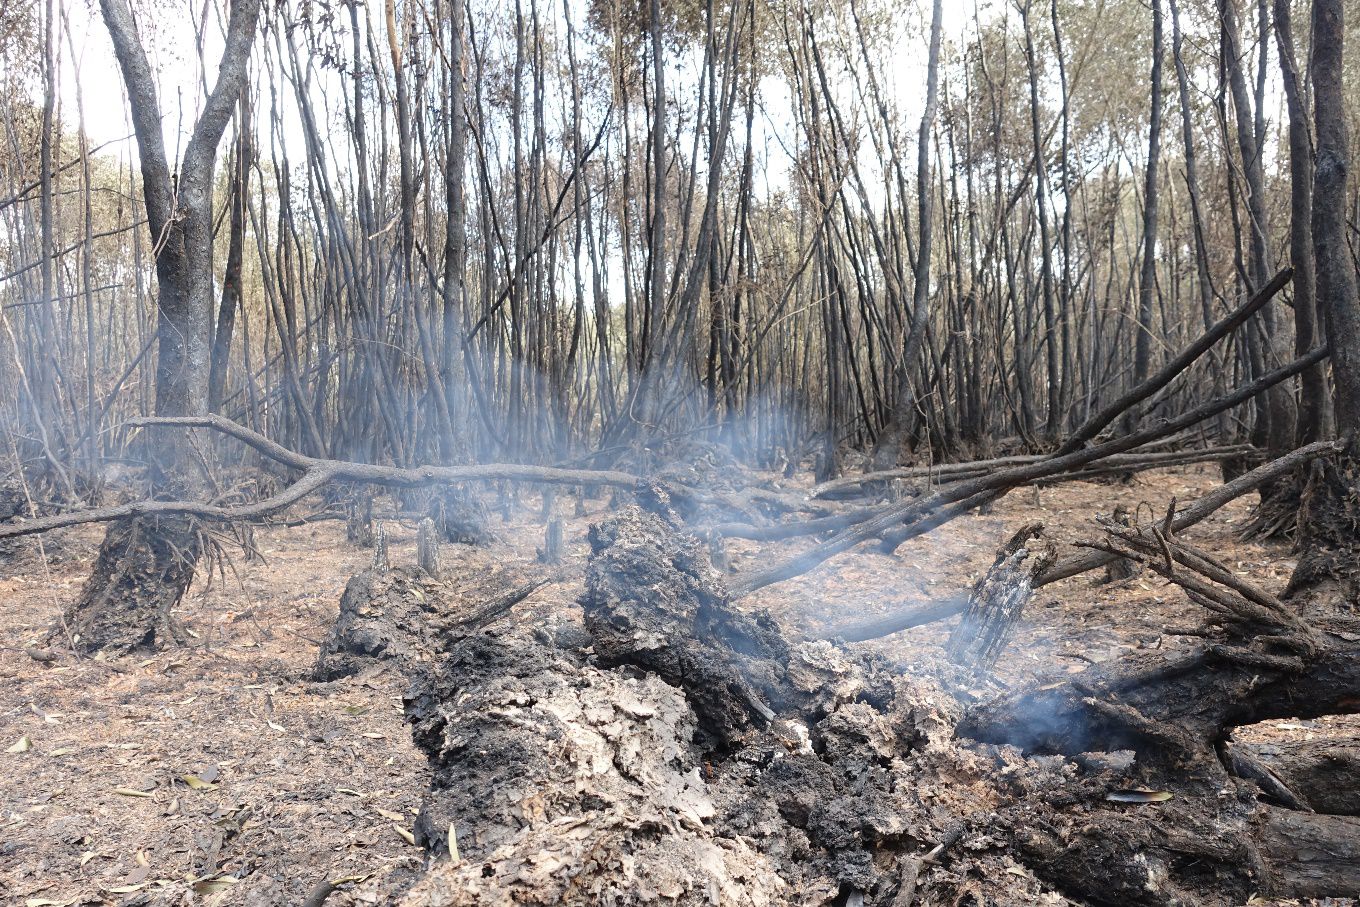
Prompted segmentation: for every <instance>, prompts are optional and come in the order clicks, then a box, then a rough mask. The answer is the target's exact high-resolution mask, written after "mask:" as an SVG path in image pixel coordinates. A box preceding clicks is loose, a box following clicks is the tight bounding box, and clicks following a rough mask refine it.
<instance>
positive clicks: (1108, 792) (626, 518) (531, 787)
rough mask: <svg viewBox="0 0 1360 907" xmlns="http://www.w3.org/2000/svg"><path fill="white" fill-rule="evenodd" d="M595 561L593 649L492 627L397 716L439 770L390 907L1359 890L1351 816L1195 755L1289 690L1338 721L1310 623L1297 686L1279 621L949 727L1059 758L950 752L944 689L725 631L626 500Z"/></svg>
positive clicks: (1281, 701)
mask: <svg viewBox="0 0 1360 907" xmlns="http://www.w3.org/2000/svg"><path fill="white" fill-rule="evenodd" d="M591 541H592V555H591V563H590V567H589V571H588V575H587V580H586V594H585V596H584V597H583V599H582V606H583V609H584V611H585V617H586V626H587V628H588V629H589V631H590V637H589V639H588V640H587V642H589V643H591V644H592V645H591V649H592V650H593V651H594V652H595V653H597V654H598V656H599V657H597V658H592V657H591V654H590V651H589V650H587V649H586V648H585V643H583V642H574V641H572V640H571V639H569V638H568V639H566V640H561V639H557V638H552V637H541V636H539V635H536V634H532V633H530V631H529V630H528V629H527V628H519V627H514V626H509V625H507V626H506V628H505V629H504V630H502V631H500V632H496V631H486V632H482V633H475V634H472V635H470V636H468V637H466V638H464V639H462V640H459V641H457V642H455V643H454V644H453V646H452V647H451V649H450V651H449V656H448V658H447V660H446V661H445V662H444V663H443V664H442V665H441V666H440V667H439V668H438V670H436V671H434V672H431V673H430V674H429V675H428V676H427V677H426V679H424V680H423V681H421V682H419V683H418V684H417V685H416V687H415V689H414V690H413V692H412V694H411V695H410V696H409V697H408V699H407V704H406V708H407V714H408V716H409V717H410V719H411V720H412V722H413V724H414V727H415V730H414V736H415V740H416V743H417V745H418V746H419V747H420V748H421V749H422V750H424V751H425V752H426V754H427V755H428V756H429V759H430V764H431V769H432V771H433V777H434V780H433V783H432V785H431V788H430V790H429V793H428V794H427V796H426V799H425V803H424V805H423V808H422V812H421V816H420V818H419V820H418V822H417V837H418V840H419V841H420V842H421V843H422V844H423V845H424V846H426V847H427V848H429V849H430V850H431V851H432V852H433V853H435V854H436V855H439V856H440V857H441V859H439V860H437V861H436V863H435V865H434V867H433V869H432V870H431V872H430V873H429V874H428V875H427V877H426V878H425V879H424V880H423V881H422V882H420V883H419V884H418V885H417V886H416V887H415V888H414V889H413V890H412V891H411V892H410V893H409V895H408V896H407V898H406V900H405V901H404V902H403V903H404V904H405V907H452V905H473V904H478V905H480V904H507V905H508V904H515V903H576V902H585V903H602V902H607V903H612V904H620V905H632V904H644V903H656V902H658V901H659V902H665V903H674V904H681V905H700V904H706V905H713V904H718V905H748V904H755V905H765V904H769V905H774V904H782V903H789V902H791V901H797V902H800V903H820V904H865V905H870V907H889V905H895V907H896V905H901V904H905V903H910V902H911V901H912V900H913V899H914V898H916V897H917V896H918V895H919V896H920V899H921V900H922V902H924V903H958V902H960V901H961V900H964V899H967V898H972V899H973V900H978V899H979V898H982V897H984V896H985V898H986V900H987V902H988V903H989V904H997V905H1006V907H1009V905H1015V907H1019V905H1030V904H1034V903H1041V902H1051V903H1063V900H1062V898H1061V897H1060V896H1059V895H1058V894H1057V892H1061V893H1062V895H1066V896H1067V897H1070V898H1072V899H1074V900H1076V901H1078V902H1080V903H1087V904H1098V905H1112V907H1113V905H1124V904H1138V905H1164V904H1168V903H1181V904H1209V905H1225V907H1226V905H1228V904H1240V903H1244V902H1246V901H1247V900H1248V899H1249V898H1250V897H1251V896H1252V895H1253V894H1257V893H1259V894H1262V895H1266V896H1278V897H1291V896H1293V897H1306V896H1328V895H1335V894H1340V893H1346V894H1349V893H1351V892H1353V891H1354V890H1355V885H1356V883H1357V875H1360V869H1357V864H1356V862H1355V856H1356V855H1357V853H1360V849H1358V847H1357V845H1360V820H1355V819H1351V818H1342V817H1334V816H1327V815H1318V814H1309V813H1293V812H1289V811H1286V810H1280V809H1277V808H1275V807H1271V806H1268V805H1265V804H1262V803H1261V802H1259V801H1258V798H1257V794H1258V790H1257V788H1256V786H1255V785H1253V784H1249V783H1248V782H1245V781H1240V780H1237V779H1233V778H1231V777H1230V776H1228V774H1227V773H1226V771H1225V770H1224V769H1223V767H1222V765H1221V764H1220V763H1219V762H1218V761H1217V759H1216V757H1215V756H1214V750H1213V745H1212V742H1211V741H1212V739H1213V737H1214V735H1215V733H1216V732H1215V731H1214V729H1215V728H1222V727H1225V726H1232V725H1233V724H1234V723H1235V722H1238V721H1244V720H1254V719H1256V718H1259V717H1261V716H1266V715H1278V714H1282V713H1283V712H1284V711H1285V710H1290V711H1291V712H1297V711H1298V701H1299V700H1298V698H1297V697H1299V696H1310V697H1312V700H1311V701H1312V702H1313V703H1314V705H1315V707H1317V708H1323V707H1325V703H1326V701H1327V699H1328V697H1329V696H1330V697H1331V703H1332V704H1333V705H1337V704H1340V703H1341V702H1342V700H1341V699H1339V698H1337V697H1339V696H1340V695H1341V691H1342V690H1343V689H1350V690H1353V689H1354V683H1355V681H1356V679H1357V675H1358V674H1360V664H1357V660H1356V659H1355V657H1354V652H1353V651H1351V650H1350V649H1349V648H1348V645H1350V644H1347V643H1345V642H1344V639H1343V638H1342V637H1340V636H1337V637H1335V638H1331V637H1325V636H1324V635H1322V634H1324V632H1325V631H1323V630H1321V629H1319V630H1318V633H1319V635H1318V637H1317V638H1316V639H1310V640H1308V641H1309V642H1310V644H1312V645H1314V646H1315V648H1313V649H1312V650H1310V651H1311V652H1312V653H1313V655H1314V657H1312V658H1311V659H1310V660H1309V661H1308V662H1307V663H1306V664H1307V668H1306V669H1305V670H1304V671H1302V672H1300V671H1298V670H1295V668H1296V666H1297V664H1298V663H1299V661H1300V659H1297V658H1296V659H1295V660H1294V661H1290V660H1288V657H1287V655H1281V654H1280V653H1279V652H1277V651H1274V649H1273V648H1271V647H1274V648H1279V647H1285V648H1286V649H1287V648H1288V647H1287V645H1286V644H1285V643H1283V642H1281V641H1280V633H1278V632H1274V631H1279V630H1282V629H1284V628H1285V627H1286V625H1287V619H1286V618H1285V617H1284V616H1282V615H1279V616H1277V618H1276V620H1277V623H1276V624H1273V625H1272V626H1271V627H1268V628H1266V629H1267V630H1269V631H1271V632H1269V633H1265V634H1263V639H1262V640H1261V641H1259V642H1258V643H1254V644H1250V645H1259V646H1260V647H1262V648H1261V651H1254V650H1251V649H1250V645H1249V644H1243V643H1242V642H1241V641H1240V640H1239V641H1238V642H1236V643H1233V644H1230V645H1226V646H1222V647H1220V648H1212V647H1210V646H1207V645H1206V646H1205V647H1204V649H1203V651H1200V652H1197V653H1189V654H1186V655H1182V656H1179V657H1174V656H1167V655H1164V654H1161V655H1156V656H1152V655H1148V654H1146V653H1144V654H1143V655H1142V656H1140V657H1138V658H1135V659H1133V660H1132V661H1131V662H1129V663H1127V664H1123V665H1121V666H1120V667H1119V668H1105V669H1098V670H1097V672H1096V673H1095V674H1093V675H1092V676H1091V678H1088V679H1087V681H1086V684H1085V685H1084V686H1083V687H1082V688H1081V690H1078V685H1074V684H1067V685H1065V686H1061V687H1054V688H1049V689H1040V690H1036V691H1031V692H1030V693H1029V694H1024V695H1022V696H1020V697H1008V698H1007V699H1006V700H1003V702H1025V703H1030V702H1033V703H1034V704H1035V706H1036V707H1035V708H1032V709H1028V710H1022V711H1014V710H1010V711H1003V710H989V709H980V710H977V711H975V712H974V713H973V714H971V715H969V716H968V717H967V720H966V721H965V722H964V723H963V725H962V726H961V727H959V732H960V733H963V732H967V733H970V734H976V735H978V736H984V737H985V736H987V735H986V734H985V733H982V732H981V731H980V728H982V727H983V726H984V721H985V717H986V716H988V715H994V716H1001V715H1003V714H1004V715H1005V721H1004V722H1002V723H1000V724H998V725H997V727H1004V729H1005V733H1004V734H1000V735H998V739H1002V740H1006V741H1007V742H1014V734H1015V732H1016V729H1017V728H1024V729H1029V730H1031V731H1033V732H1034V733H1037V734H1040V735H1041V736H1042V737H1043V739H1045V740H1048V741H1049V742H1050V745H1049V746H1048V747H1047V748H1046V751H1048V752H1052V753H1068V752H1070V753H1071V754H1072V755H1073V756H1074V757H1075V759H1074V760H1072V761H1069V760H1068V759H1066V758H1062V757H1059V756H1055V755H1034V756H1032V757H1028V758H1025V757H1020V756H1019V755H1017V754H1018V752H1019V751H1018V750H1017V749H1015V748H1011V747H1007V748H1000V749H997V748H992V747H989V746H987V745H985V744H983V745H978V744H973V743H970V742H968V741H967V740H964V739H961V738H960V737H958V736H957V735H956V734H955V732H954V728H955V724H956V719H957V715H958V712H957V711H956V708H957V707H956V706H954V705H953V704H952V700H951V697H950V696H949V694H948V693H947V692H946V691H945V689H943V688H941V687H940V686H937V685H935V684H932V683H930V682H928V681H925V680H921V679H914V678H911V677H907V676H903V675H901V674H900V673H896V672H891V671H888V670H885V668H886V665H884V663H882V662H881V661H878V660H876V659H872V658H867V657H856V656H854V655H852V654H851V653H848V652H844V651H840V650H837V649H836V648H835V647H833V646H829V645H827V644H826V643H807V642H802V641H798V640H795V639H793V638H791V637H789V636H788V635H786V634H785V633H784V632H783V631H782V629H781V628H780V627H779V626H778V624H777V623H776V622H774V621H773V620H771V619H770V618H768V617H763V616H761V615H745V614H741V613H740V612H737V611H735V610H734V609H733V608H732V607H731V604H730V601H729V599H728V597H727V596H726V595H725V593H724V590H723V588H722V586H721V581H720V578H719V577H718V576H717V575H716V573H715V572H714V571H713V570H712V568H711V567H710V566H709V565H708V564H707V562H706V561H705V560H704V558H703V549H702V547H701V546H700V544H699V542H698V541H697V540H695V539H693V538H690V537H686V536H684V535H682V534H681V533H679V532H677V531H676V526H675V524H674V523H672V522H670V521H669V520H668V518H667V517H666V516H664V515H657V514H652V513H644V512H642V511H640V510H639V509H638V508H635V507H634V508H628V509H626V510H625V511H624V512H622V513H621V514H619V515H618V516H617V517H615V518H613V519H611V520H609V521H606V523H604V524H602V525H600V526H597V527H595V528H594V529H592V532H591ZM1134 553H1137V552H1134ZM1182 557H1183V558H1184V559H1190V558H1191V554H1186V553H1184V552H1182ZM1003 560H1004V557H1003ZM1239 586H1240V587H1241V588H1242V589H1243V590H1244V593H1243V594H1250V595H1256V594H1257V593H1256V592H1254V591H1253V590H1252V589H1250V588H1248V587H1247V586H1245V585H1244V584H1242V583H1239ZM1229 591H1232V592H1233V594H1238V593H1237V591H1236V590H1235V589H1234V590H1229ZM1258 597H1264V593H1262V594H1261V595H1260V596H1258ZM1243 600H1244V601H1249V600H1248V599H1246V598H1244V599H1243ZM1249 603H1250V602H1249ZM1244 613H1245V612H1244ZM1253 613H1254V612H1253ZM1343 632H1349V631H1343ZM1266 636H1270V637H1271V638H1272V639H1273V640H1274V641H1266V640H1265V638H1264V637H1266ZM1291 639H1292V641H1293V642H1295V643H1299V644H1300V645H1302V643H1303V642H1304V639H1303V637H1300V636H1297V635H1295V636H1294V637H1291ZM1291 651H1292V650H1291ZM1249 656H1250V657H1249ZM1178 685H1180V686H1178ZM1159 686H1160V692H1161V693H1163V694H1165V695H1161V696H1154V695H1153V693H1152V691H1153V689H1154V688H1156V687H1159ZM1026 695H1027V696H1034V697H1042V696H1048V697H1054V698H1053V699H1052V700H1051V701H1050V700H1042V699H1027V698H1025V696H1026ZM1092 701H1094V702H1096V703H1098V704H1096V705H1092V704H1091V703H1092ZM1246 703H1252V704H1253V707H1252V708H1250V709H1243V708H1242V706H1243V705H1244V704H1246ZM1140 707H1141V711H1140ZM1064 708H1067V709H1070V710H1071V713H1072V714H1071V717H1072V718H1074V719H1075V718H1076V717H1077V716H1079V717H1080V719H1081V720H1080V722H1078V721H1076V720H1067V719H1066V715H1067V713H1065V712H1064V711H1063V710H1064ZM1159 709H1160V710H1161V711H1158V710H1159ZM1022 715H1023V717H1021V716H1022ZM1092 747H1097V748H1100V749H1114V748H1116V747H1131V748H1134V749H1136V750H1137V755H1136V758H1133V759H1129V760H1120V759H1119V758H1117V754H1111V755H1104V754H1100V753H1095V754H1092V753H1090V752H1088V751H1089V750H1090V749H1091V748H1092ZM1154 785H1156V786H1157V789H1159V790H1164V791H1167V792H1168V793H1169V794H1170V799H1165V798H1164V797H1163V796H1162V795H1160V794H1155V795H1152V796H1151V799H1152V800H1163V799H1164V800H1165V802H1158V803H1150V804H1147V805H1138V803H1137V801H1138V799H1139V798H1140V797H1141V798H1144V799H1148V798H1149V795H1147V794H1143V793H1140V792H1139V791H1137V790H1131V789H1135V788H1142V787H1152V786H1154ZM1112 797H1113V798H1114V799H1111V798H1112ZM1016 861H1018V862H1019V863H1021V864H1022V865H1023V866H1025V867H1026V870H1024V871H1021V870H1017V869H1016V868H1015V865H1016ZM937 866H938V867H940V869H939V871H935V870H934V869H933V868H932V867H937ZM980 879H986V888H985V894H984V890H983V889H980V888H979V887H978V885H979V882H978V880H980Z"/></svg>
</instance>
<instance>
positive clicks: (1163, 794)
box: [1105, 789, 1171, 803]
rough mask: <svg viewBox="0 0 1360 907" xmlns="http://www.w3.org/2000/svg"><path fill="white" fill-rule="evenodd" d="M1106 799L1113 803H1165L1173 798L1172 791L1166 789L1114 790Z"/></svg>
mask: <svg viewBox="0 0 1360 907" xmlns="http://www.w3.org/2000/svg"><path fill="white" fill-rule="evenodd" d="M1105 799H1106V800H1109V801H1111V802H1113V803H1164V802H1166V801H1167V800H1170V799H1171V792H1170V791H1165V790H1140V789H1132V790H1112V791H1110V792H1109V793H1108V794H1106V795H1105Z"/></svg>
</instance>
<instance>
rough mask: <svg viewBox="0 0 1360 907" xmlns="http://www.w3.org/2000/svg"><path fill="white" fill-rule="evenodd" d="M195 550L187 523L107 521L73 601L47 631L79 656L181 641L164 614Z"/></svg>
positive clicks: (177, 596) (196, 535)
mask: <svg viewBox="0 0 1360 907" xmlns="http://www.w3.org/2000/svg"><path fill="white" fill-rule="evenodd" d="M202 553H203V542H202V537H201V535H200V531H199V529H198V527H197V525H196V524H195V523H194V521H193V520H191V519H188V518H176V517H161V518H159V519H155V518H147V517H135V518H133V519H128V520H120V521H118V522H115V523H111V524H110V525H109V528H108V532H107V533H106V534H105V536H104V541H103V544H102V545H100V548H99V555H98V558H97V559H96V560H95V564H94V569H93V570H92V571H91V573H90V576H89V578H88V579H87V580H86V581H85V585H84V587H83V588H82V590H81V593H80V596H79V597H78V598H77V599H76V600H75V601H74V602H73V603H72V604H71V605H70V606H69V607H68V608H67V609H66V611H65V613H64V615H63V617H62V625H61V626H60V627H59V628H57V629H55V630H54V631H53V632H54V634H60V635H62V636H64V637H65V638H67V639H68V640H69V641H70V642H72V643H73V644H74V645H75V647H76V648H77V649H79V650H80V651H82V652H103V653H105V654H109V655H126V654H127V653H129V652H136V651H144V650H148V649H151V648H153V647H155V646H156V645H157V643H158V642H161V641H164V640H165V639H167V638H168V639H170V640H172V641H176V642H178V641H181V640H180V635H179V631H178V628H177V626H176V624H175V622H174V619H173V616H172V614H171V611H172V609H173V608H174V607H175V606H176V605H178V604H179V603H180V600H181V599H183V597H184V593H185V592H186V591H188V589H189V584H190V583H192V582H193V579H194V570H195V567H196V566H197V564H198V560H199V557H200V556H201V555H202Z"/></svg>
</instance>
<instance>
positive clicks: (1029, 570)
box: [946, 523, 1053, 670]
mask: <svg viewBox="0 0 1360 907" xmlns="http://www.w3.org/2000/svg"><path fill="white" fill-rule="evenodd" d="M1043 529H1044V527H1043V525H1042V524H1041V523H1031V524H1029V525H1027V526H1023V527H1021V529H1020V530H1019V531H1018V532H1016V533H1015V535H1014V536H1012V537H1011V540H1010V541H1009V542H1007V543H1006V544H1005V545H1003V546H1002V547H1001V550H1000V551H998V552H997V555H996V560H995V562H994V563H993V564H992V567H991V569H990V570H988V571H987V573H986V575H985V576H983V577H982V579H980V580H978V581H977V584H976V585H975V586H974V587H973V593H972V595H971V596H969V599H968V608H967V609H966V610H965V611H964V612H963V618H962V620H960V621H959V625H958V627H956V628H955V629H954V632H953V633H952V634H950V637H949V644H948V646H947V647H946V649H947V651H948V653H949V657H950V658H952V659H953V660H954V661H955V662H957V663H959V664H962V665H967V666H969V667H972V668H973V669H975V670H988V669H990V668H991V667H992V665H994V664H996V660H997V658H999V657H1000V655H1001V652H1002V650H1003V649H1005V648H1006V643H1008V642H1009V641H1010V638H1011V633H1012V631H1013V630H1014V629H1015V624H1016V622H1017V621H1019V620H1020V616H1021V614H1022V613H1023V612H1024V609H1025V605H1026V603H1028V602H1029V599H1030V596H1031V595H1033V594H1034V581H1035V577H1037V576H1038V575H1039V574H1040V573H1042V572H1043V571H1044V570H1046V569H1047V568H1048V566H1049V564H1051V563H1053V550H1052V547H1051V546H1045V547H1042V548H1041V547H1040V545H1039V544H1037V543H1036V539H1038V538H1039V536H1040V534H1041V533H1042V532H1043Z"/></svg>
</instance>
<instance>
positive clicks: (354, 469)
mask: <svg viewBox="0 0 1360 907" xmlns="http://www.w3.org/2000/svg"><path fill="white" fill-rule="evenodd" d="M129 424H131V425H133V426H137V427H142V428H208V429H212V430H213V431H217V432H220V433H222V434H225V435H227V436H229V437H232V438H235V439H237V440H238V441H241V442H242V443H243V444H245V445H246V446H248V447H250V448H252V449H254V450H255V451H257V452H259V453H260V454H261V455H262V456H264V457H267V458H268V459H270V460H273V461H275V462H277V463H280V464H282V465H284V466H287V467H289V468H290V469H297V470H301V471H302V476H301V477H300V478H298V480H297V481H295V482H294V483H293V484H291V485H289V486H288V487H286V488H284V489H283V490H282V491H280V492H279V493H278V494H274V495H271V496H269V497H267V498H264V499H263V500H260V501H255V502H253V503H250V504H238V505H234V506H221V505H217V504H208V503H202V502H197V501H133V502H131V503H127V504H120V505H117V506H113V507H97V508H92V509H89V510H74V511H70V512H68V513H59V514H54V515H52V516H47V517H41V518H38V519H32V520H24V521H15V522H10V523H5V524H3V525H0V539H6V538H16V537H18V536H23V535H36V534H38V533H41V532H48V531H50V530H53V529H61V528H64V527H67V526H78V525H81V524H84V523H108V522H113V521H114V520H121V519H128V518H132V517H141V516H166V515H171V514H178V515H187V516H192V517H196V518H198V519H200V520H206V521H211V522H235V521H254V520H259V519H261V518H262V517H266V516H269V515H271V514H274V513H278V512H279V511H281V510H284V509H286V508H288V507H290V506H292V505H293V504H296V503H297V502H298V501H300V500H302V499H303V498H305V497H307V495H309V494H311V493H312V492H314V491H317V490H319V489H320V488H322V487H324V486H326V485H329V484H332V483H337V482H357V483H365V484H369V485H381V486H384V487H387V488H419V487H422V486H427V485H456V484H461V483H464V482H492V481H513V482H532V483H537V484H548V485H586V486H605V487H612V488H633V487H635V486H636V485H637V484H638V482H639V478H638V477H637V476H635V475H632V474H630V473H626V472H618V471H615V470H604V469H558V468H556V467H551V466H525V465H521V464H516V463H492V464H486V465H480V466H413V467H408V468H403V467H398V466H379V465H375V464H372V463H353V462H350V461H347V460H328V459H323V458H320V457H309V456H306V455H305V454H300V453H298V452H296V451H293V450H289V449H288V448H286V447H284V446H282V445H281V444H278V443H276V442H274V441H271V440H269V439H268V438H266V437H265V436H264V435H261V434H259V433H258V432H254V431H251V430H250V429H249V428H246V427H245V426H244V425H241V424H239V423H237V422H233V421H232V420H230V419H226V418H223V417H222V416H176V417H159V418H146V419H135V420H132V421H131V422H130V423H129Z"/></svg>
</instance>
